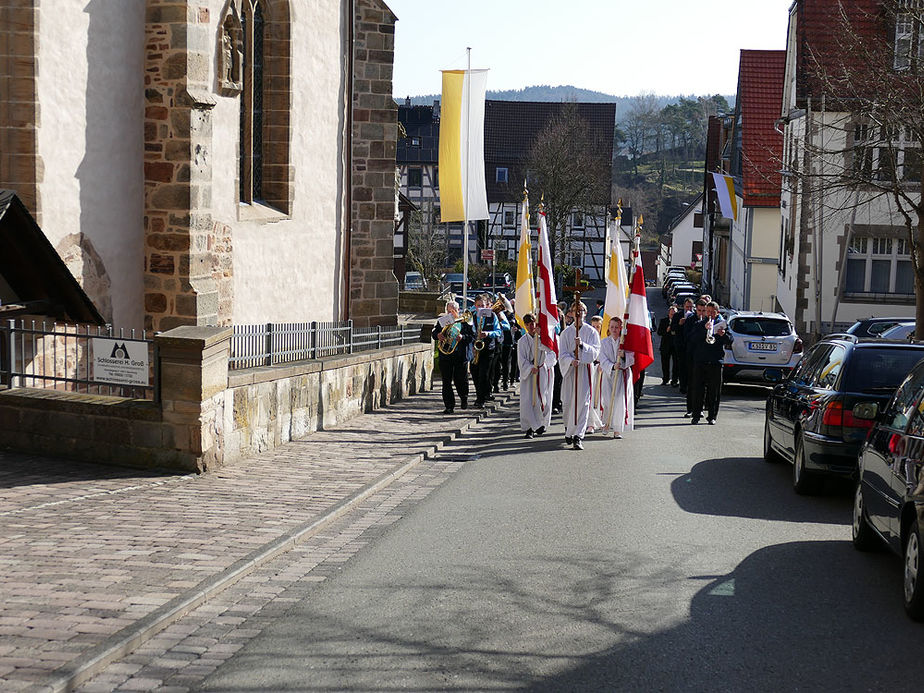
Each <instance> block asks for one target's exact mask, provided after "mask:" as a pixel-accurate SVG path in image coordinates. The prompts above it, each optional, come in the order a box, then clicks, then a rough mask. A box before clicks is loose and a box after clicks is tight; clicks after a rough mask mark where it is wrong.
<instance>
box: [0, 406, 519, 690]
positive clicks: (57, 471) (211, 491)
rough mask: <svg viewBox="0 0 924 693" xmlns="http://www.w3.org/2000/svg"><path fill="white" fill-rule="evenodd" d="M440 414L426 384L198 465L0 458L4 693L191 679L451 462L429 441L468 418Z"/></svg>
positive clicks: (440, 439)
mask: <svg viewBox="0 0 924 693" xmlns="http://www.w3.org/2000/svg"><path fill="white" fill-rule="evenodd" d="M510 394H511V395H512V393H510ZM508 396H509V395H505V396H504V397H499V400H500V401H503V400H504V399H505V398H506V397H508ZM441 410H442V403H441V401H440V396H439V393H438V391H432V392H429V393H423V394H420V395H417V396H415V397H412V398H409V399H407V400H404V401H402V402H398V403H396V404H394V405H391V406H389V407H387V408H385V409H382V410H378V411H376V412H373V413H370V414H365V415H362V416H360V417H357V418H356V419H353V420H352V421H350V422H348V423H346V424H344V425H342V426H339V427H338V428H337V429H335V430H331V431H321V432H317V433H314V434H312V435H310V436H309V437H307V438H305V439H303V440H301V441H298V442H293V443H290V444H288V445H286V446H284V447H281V448H279V449H277V450H275V451H273V452H269V453H265V454H262V455H256V456H253V457H250V458H247V459H244V460H241V461H239V462H236V463H234V464H231V465H229V466H227V467H224V468H222V469H220V470H218V471H216V472H213V473H209V474H203V475H182V476H177V475H158V474H154V473H148V472H139V471H137V470H128V469H122V468H114V467H106V466H97V465H87V464H80V463H74V462H68V461H62V460H56V459H49V458H43V457H37V456H28V455H19V454H10V453H0V689H2V690H5V691H7V690H9V691H19V690H73V685H74V683H75V682H78V681H83V680H84V679H85V676H86V673H89V672H101V673H99V675H98V676H97V677H96V678H95V679H93V680H89V681H87V682H86V683H85V684H84V686H83V688H82V689H81V690H87V691H90V690H107V691H108V690H115V689H118V690H150V689H152V688H164V689H169V690H185V689H188V688H189V687H190V686H192V685H194V684H195V682H197V681H201V680H202V679H203V678H204V677H205V676H206V675H208V673H210V672H211V671H213V670H214V669H215V668H216V667H217V666H218V665H219V664H220V663H221V662H222V661H224V659H226V658H227V657H229V656H230V655H231V654H232V653H233V652H235V651H236V650H237V649H239V648H240V647H241V646H242V644H243V642H245V641H246V640H247V639H248V638H250V637H253V636H254V635H255V634H256V633H258V632H259V629H260V626H259V624H260V622H261V621H260V620H259V619H257V620H256V621H255V620H253V619H248V617H249V616H252V615H254V614H257V613H258V612H261V610H263V609H264V607H265V606H266V605H267V604H270V602H272V605H271V606H272V608H285V605H286V603H287V602H286V598H285V590H286V588H287V587H288V586H289V585H291V584H292V583H293V582H295V581H298V580H315V581H319V580H323V579H324V577H325V576H326V575H327V574H330V573H329V571H330V570H336V569H337V567H338V566H339V565H341V564H342V563H343V562H344V561H346V560H349V558H350V557H351V556H352V555H353V554H354V553H355V552H356V551H358V550H359V548H361V547H362V546H363V545H365V543H367V542H368V541H369V537H370V528H375V531H383V529H384V528H385V527H387V526H388V524H390V523H391V522H393V521H394V520H395V519H397V517H399V516H400V512H398V511H396V509H399V508H400V507H401V504H402V503H406V502H409V501H412V500H414V499H417V498H420V497H423V496H425V495H427V494H428V493H429V492H430V491H431V490H432V489H433V488H435V487H436V486H438V485H439V484H440V483H442V482H443V481H444V480H445V479H446V478H448V476H449V475H451V474H452V473H453V471H455V469H457V468H458V467H459V466H460V465H461V464H462V462H461V461H459V459H455V458H453V457H452V456H449V459H438V458H437V459H433V457H434V452H435V451H436V450H438V449H439V448H441V447H442V446H443V445H445V443H447V442H448V441H449V440H451V439H452V438H453V437H455V436H456V435H458V434H459V433H461V432H462V431H464V430H466V429H467V428H468V427H469V426H471V425H472V424H473V423H474V422H475V421H476V416H475V414H476V413H477V412H462V411H461V410H457V411H458V413H457V414H456V415H455V416H451V417H447V416H443V415H442V414H441V413H440V412H441ZM482 416H483V415H482ZM424 460H426V461H425V462H424V463H423V464H419V463H420V462H422V461H424ZM347 510H349V514H347V512H346V511H347ZM206 599H208V601H206ZM271 611H272V609H270V610H269V611H268V612H267V613H270V612H271ZM266 617H267V616H266V614H264V613H263V612H261V614H260V618H261V619H262V618H266ZM245 625H246V627H245ZM108 661H115V663H114V664H112V665H111V666H108V668H105V669H104V665H105V664H107V663H108ZM75 674H76V675H77V676H78V678H76V679H75V678H73V677H74V675H75Z"/></svg>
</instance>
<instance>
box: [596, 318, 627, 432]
mask: <svg viewBox="0 0 924 693" xmlns="http://www.w3.org/2000/svg"><path fill="white" fill-rule="evenodd" d="M621 335H622V320H620V319H619V318H612V319H611V320H610V325H609V335H608V336H607V337H606V338H605V339H604V340H603V341H602V342H601V343H600V369H601V370H602V371H603V393H602V395H603V397H602V400H603V411H604V414H603V417H604V422H603V423H604V426H605V427H606V430H608V431H612V432H613V437H614V438H622V432H623V431H631V430H632V429H633V428H635V390H634V388H633V387H632V364H633V363H635V354H633V353H632V352H625V351H623V352H621V353H620V352H619V341H620V337H621ZM617 353H618V354H619V358H618V359H617Z"/></svg>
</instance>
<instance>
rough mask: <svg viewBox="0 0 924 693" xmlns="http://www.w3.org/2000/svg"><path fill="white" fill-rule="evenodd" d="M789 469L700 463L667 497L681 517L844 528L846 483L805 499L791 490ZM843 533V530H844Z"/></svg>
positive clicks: (749, 462) (734, 460) (751, 460)
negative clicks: (764, 521)
mask: <svg viewBox="0 0 924 693" xmlns="http://www.w3.org/2000/svg"><path fill="white" fill-rule="evenodd" d="M791 469H792V467H791V466H790V465H788V464H768V463H767V462H764V460H763V458H759V457H723V458H720V459H712V460H704V461H703V462H700V463H698V464H696V465H695V466H694V467H693V468H692V469H691V470H690V472H689V473H687V474H683V475H681V476H678V477H677V478H676V479H674V480H673V481H672V482H671V494H672V495H673V496H674V500H675V501H676V502H677V505H678V506H680V507H681V508H683V510H685V511H686V512H689V513H696V514H699V515H719V516H724V517H746V518H752V519H759V520H778V521H783V522H816V523H825V524H836V525H847V524H849V523H850V520H851V508H852V493H851V486H850V484H849V482H847V483H841V484H840V485H836V484H834V483H832V484H831V485H830V487H829V488H830V491H831V492H830V493H826V494H824V495H820V496H813V497H805V496H798V495H796V493H795V491H793V489H792V483H791V477H792V473H791ZM845 531H846V530H845Z"/></svg>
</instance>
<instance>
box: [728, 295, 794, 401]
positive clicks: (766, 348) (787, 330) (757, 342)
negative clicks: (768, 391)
mask: <svg viewBox="0 0 924 693" xmlns="http://www.w3.org/2000/svg"><path fill="white" fill-rule="evenodd" d="M726 320H727V321H728V332H729V334H731V336H732V338H733V341H732V343H731V344H729V345H727V346H726V347H725V350H726V351H725V365H724V366H723V368H722V380H723V381H724V382H732V381H748V382H757V383H767V382H768V380H767V377H766V372H767V369H768V368H771V369H773V370H774V372H779V373H780V374H781V377H785V376H786V375H788V374H789V372H790V371H792V369H793V368H795V366H796V364H797V363H798V362H799V359H800V358H801V357H802V350H803V346H802V340H801V339H800V338H799V335H797V334H796V331H795V329H793V325H792V322H791V321H790V319H789V318H788V317H787V316H786V315H785V314H783V313H763V312H756V311H727V313H726Z"/></svg>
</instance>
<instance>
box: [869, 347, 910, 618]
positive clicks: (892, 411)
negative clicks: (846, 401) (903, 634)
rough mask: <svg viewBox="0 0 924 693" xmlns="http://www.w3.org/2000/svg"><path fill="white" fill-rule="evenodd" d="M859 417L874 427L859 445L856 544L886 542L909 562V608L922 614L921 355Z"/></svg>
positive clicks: (906, 590)
mask: <svg viewBox="0 0 924 693" xmlns="http://www.w3.org/2000/svg"><path fill="white" fill-rule="evenodd" d="M853 413H854V416H855V417H856V418H862V419H868V420H870V422H871V423H873V428H872V430H871V431H870V433H869V436H867V438H866V441H865V442H864V443H863V445H862V447H861V449H860V456H859V483H858V484H857V488H856V491H855V495H854V503H853V525H852V532H851V534H852V536H853V545H854V546H855V547H856V548H857V549H859V550H861V551H866V550H868V549H871V548H875V547H876V546H879V545H881V543H883V542H884V543H885V545H886V546H888V547H889V548H890V549H891V550H892V551H894V552H895V553H896V554H898V555H899V556H902V557H903V559H904V562H905V570H904V576H903V577H904V579H903V589H902V596H903V599H904V604H905V611H906V612H907V613H908V615H909V616H910V617H911V618H913V619H914V620H916V621H922V620H924V572H922V571H924V476H922V474H921V464H922V459H924V361H919V362H918V364H917V365H916V366H915V367H914V368H913V369H912V371H911V373H909V374H908V377H906V378H905V380H904V381H903V382H902V383H901V385H899V387H898V389H897V390H896V392H895V395H894V396H893V397H892V399H891V400H890V401H889V403H888V404H887V405H885V406H884V407H882V408H881V411H880V407H879V406H878V404H876V403H873V404H870V405H859V406H855V407H854V409H853Z"/></svg>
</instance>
